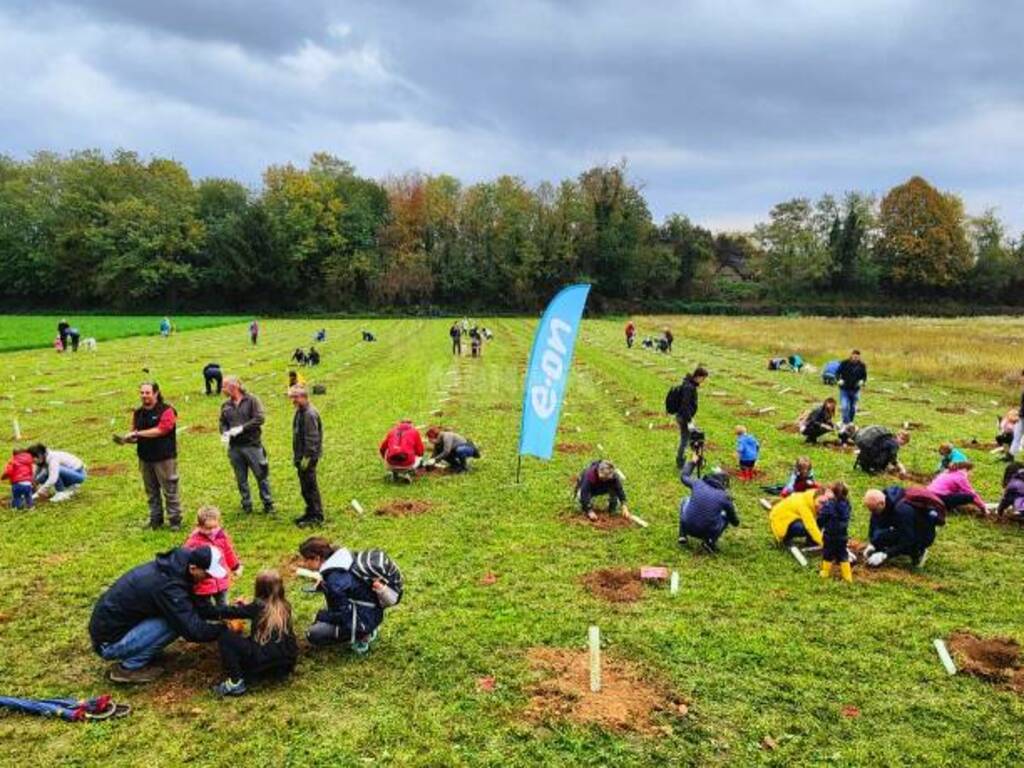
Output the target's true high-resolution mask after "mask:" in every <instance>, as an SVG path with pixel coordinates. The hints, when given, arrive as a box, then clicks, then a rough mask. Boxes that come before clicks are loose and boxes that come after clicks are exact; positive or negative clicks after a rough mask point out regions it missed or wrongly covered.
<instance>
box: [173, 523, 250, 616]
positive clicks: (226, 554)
mask: <svg viewBox="0 0 1024 768" xmlns="http://www.w3.org/2000/svg"><path fill="white" fill-rule="evenodd" d="M199 547H216V548H217V549H219V550H220V553H221V555H222V556H223V557H222V559H223V562H224V567H225V568H226V569H227V570H229V571H230V572H231V574H232V575H233V576H234V577H235V578H238V577H239V576H241V575H242V562H241V561H240V560H239V559H238V555H237V554H235V545H234V543H233V542H232V541H231V537H230V536H228V532H227V531H225V530H224V528H223V527H221V523H220V510H219V509H218V508H217V507H214V506H212V505H209V504H208V505H206V506H202V507H200V508H199V512H197V513H196V527H195V528H193V529H192V533H190V534H189V536H188V538H187V539H186V540H185V549H198V548H199ZM230 586H231V579H230V578H229V577H228V576H223V577H221V578H216V577H214V576H210V577H209V578H206V579H203V580H202V581H200V582H199V583H198V584H196V585H195V586H193V588H192V592H193V593H194V594H195V595H196V596H197V597H200V598H202V599H204V600H207V601H209V602H210V603H211V604H212V605H227V604H228V588H229V587H230Z"/></svg>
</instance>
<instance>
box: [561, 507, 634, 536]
mask: <svg viewBox="0 0 1024 768" xmlns="http://www.w3.org/2000/svg"><path fill="white" fill-rule="evenodd" d="M595 511H596V510H595ZM565 519H566V520H567V521H568V522H569V523H570V524H572V525H585V526H587V527H588V528H596V529H597V530H599V531H614V530H618V529H619V528H632V527H633V524H632V523H630V522H629V520H627V519H626V518H624V517H623V516H622V515H620V514H614V515H610V514H608V513H607V512H597V520H594V521H593V522H592V521H590V520H588V519H587V518H586V516H585V515H584V514H583V513H582V512H580V510H579V507H574V508H573V509H572V511H570V512H569V513H568V514H567V515H566V516H565Z"/></svg>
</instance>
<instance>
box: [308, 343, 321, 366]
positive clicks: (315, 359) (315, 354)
mask: <svg viewBox="0 0 1024 768" xmlns="http://www.w3.org/2000/svg"><path fill="white" fill-rule="evenodd" d="M306 365H308V366H310V367H311V368H312V367H313V366H317V365H320V352H319V350H318V349H317V348H316V347H314V346H313V345H310V347H309V352H308V353H307V354H306Z"/></svg>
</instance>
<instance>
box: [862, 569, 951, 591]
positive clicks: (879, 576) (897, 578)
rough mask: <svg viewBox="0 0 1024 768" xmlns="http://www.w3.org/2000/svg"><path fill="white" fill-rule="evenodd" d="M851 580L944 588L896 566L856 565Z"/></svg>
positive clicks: (935, 589) (939, 589)
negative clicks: (870, 566)
mask: <svg viewBox="0 0 1024 768" xmlns="http://www.w3.org/2000/svg"><path fill="white" fill-rule="evenodd" d="M853 580H854V581H855V582H856V581H862V582H865V583H867V584H877V583H878V582H888V583H890V584H903V585H905V586H908V587H920V588H922V589H930V590H931V591H933V592H941V591H942V590H944V589H945V588H946V585H945V584H941V583H939V582H937V581H932V580H930V579H926V578H925V577H924V576H921V575H920V574H917V573H913V572H912V571H905V570H903V569H902V568H897V567H881V568H869V567H867V566H866V565H856V566H854V569H853Z"/></svg>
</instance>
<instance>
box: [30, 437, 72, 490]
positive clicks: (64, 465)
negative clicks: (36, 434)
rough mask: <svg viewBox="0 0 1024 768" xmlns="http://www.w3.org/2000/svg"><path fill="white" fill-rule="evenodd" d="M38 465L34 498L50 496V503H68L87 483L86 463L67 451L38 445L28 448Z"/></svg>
mask: <svg viewBox="0 0 1024 768" xmlns="http://www.w3.org/2000/svg"><path fill="white" fill-rule="evenodd" d="M25 450H27V451H28V452H29V453H31V454H32V458H33V459H34V460H35V463H36V483H37V484H38V485H39V487H38V488H37V489H36V492H35V494H34V495H33V497H34V498H35V499H39V498H40V497H41V496H48V497H49V498H50V501H66V500H67V499H70V498H71V497H72V496H73V495H74V494H75V492H76V491H77V490H78V488H79V487H80V486H81V485H82V483H84V482H85V480H86V477H87V473H86V470H85V462H84V461H82V460H81V459H80V458H78V457H77V456H75V455H74V454H73V453H68V452H67V451H57V450H53V449H52V448H47V447H46V446H45V445H43V444H42V443H36V444H35V445H30V446H29V447H28V448H26V449H25Z"/></svg>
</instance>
